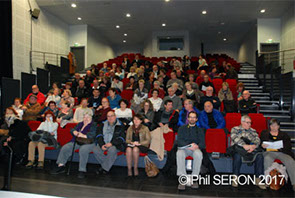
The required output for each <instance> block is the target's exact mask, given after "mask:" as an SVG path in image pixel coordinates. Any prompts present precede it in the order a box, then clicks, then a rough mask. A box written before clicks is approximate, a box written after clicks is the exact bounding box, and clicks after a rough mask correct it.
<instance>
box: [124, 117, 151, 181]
mask: <svg viewBox="0 0 295 198" xmlns="http://www.w3.org/2000/svg"><path fill="white" fill-rule="evenodd" d="M142 122H143V117H142V116H141V115H139V114H136V115H134V117H133V125H132V126H130V127H129V128H128V130H127V133H126V143H127V149H126V161H127V167H128V176H129V177H130V176H132V162H133V166H134V176H138V159H139V154H140V153H147V152H148V150H149V145H150V142H151V135H150V131H149V129H148V127H146V126H144V125H143V124H142Z"/></svg>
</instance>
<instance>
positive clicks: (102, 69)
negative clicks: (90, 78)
mask: <svg viewBox="0 0 295 198" xmlns="http://www.w3.org/2000/svg"><path fill="white" fill-rule="evenodd" d="M99 71H103V73H104V74H105V73H107V72H108V64H107V63H106V62H104V63H103V64H102V68H101V69H100V70H99Z"/></svg>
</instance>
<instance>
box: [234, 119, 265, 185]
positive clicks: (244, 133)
mask: <svg viewBox="0 0 295 198" xmlns="http://www.w3.org/2000/svg"><path fill="white" fill-rule="evenodd" d="M251 122H252V121H251V118H250V117H249V116H247V115H244V116H242V118H241V125H240V126H236V127H233V128H232V130H231V133H230V136H231V145H232V146H233V145H235V147H234V151H235V152H234V154H233V174H234V175H235V178H234V181H233V182H232V186H233V187H238V179H237V177H238V176H239V175H240V169H241V165H242V163H243V162H242V158H243V159H244V160H243V161H248V162H250V161H251V162H253V163H254V174H255V176H256V179H255V184H256V185H257V186H258V187H259V188H261V189H266V187H265V184H264V183H263V182H261V176H262V175H264V170H263V156H262V153H259V152H258V153H255V151H254V150H255V149H256V148H258V147H259V145H260V139H259V137H258V133H257V132H256V130H255V129H253V128H251ZM239 150H243V151H247V152H246V153H247V155H246V154H242V153H244V152H242V151H239ZM250 153H253V156H252V158H253V159H251V160H249V159H248V156H249V154H250ZM255 155H256V156H255Z"/></svg>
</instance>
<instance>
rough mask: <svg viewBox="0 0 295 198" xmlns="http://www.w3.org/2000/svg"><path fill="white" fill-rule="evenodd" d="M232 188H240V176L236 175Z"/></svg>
mask: <svg viewBox="0 0 295 198" xmlns="http://www.w3.org/2000/svg"><path fill="white" fill-rule="evenodd" d="M231 186H232V187H234V188H237V187H238V186H239V184H238V176H237V175H235V177H234V178H233V179H232V183H231Z"/></svg>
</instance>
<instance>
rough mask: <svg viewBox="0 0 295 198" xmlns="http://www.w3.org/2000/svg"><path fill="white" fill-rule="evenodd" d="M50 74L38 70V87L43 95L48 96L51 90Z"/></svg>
mask: <svg viewBox="0 0 295 198" xmlns="http://www.w3.org/2000/svg"><path fill="white" fill-rule="evenodd" d="M48 84H49V72H48V71H46V70H44V69H40V68H37V85H38V87H39V90H40V91H41V92H42V93H43V94H46V93H47V92H48V90H49V86H48Z"/></svg>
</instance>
